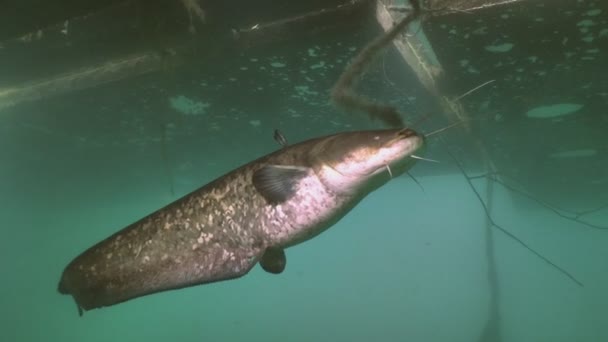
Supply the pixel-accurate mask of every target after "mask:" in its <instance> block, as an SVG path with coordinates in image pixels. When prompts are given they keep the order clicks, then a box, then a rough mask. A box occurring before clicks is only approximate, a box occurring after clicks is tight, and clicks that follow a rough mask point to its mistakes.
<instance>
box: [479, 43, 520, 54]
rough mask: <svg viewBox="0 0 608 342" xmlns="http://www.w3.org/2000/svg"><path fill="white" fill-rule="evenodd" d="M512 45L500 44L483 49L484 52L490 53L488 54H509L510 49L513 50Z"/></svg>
mask: <svg viewBox="0 0 608 342" xmlns="http://www.w3.org/2000/svg"><path fill="white" fill-rule="evenodd" d="M513 46H514V45H513V44H511V43H504V44H500V45H487V46H486V47H485V49H486V51H490V52H494V53H502V52H509V51H511V49H513Z"/></svg>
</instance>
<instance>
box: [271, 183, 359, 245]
mask: <svg viewBox="0 0 608 342" xmlns="http://www.w3.org/2000/svg"><path fill="white" fill-rule="evenodd" d="M359 200H360V198H359V199H358V198H357V197H354V196H351V197H349V196H338V195H336V194H335V193H333V192H331V191H329V190H328V189H327V188H326V187H325V185H324V184H323V183H322V182H321V181H320V180H319V178H318V177H317V176H316V175H314V174H311V175H309V176H307V177H305V178H303V179H302V180H301V181H300V182H299V184H298V190H297V192H296V195H295V196H294V197H293V198H291V199H290V200H288V201H286V202H285V203H282V204H279V205H276V206H267V207H266V208H265V216H266V217H267V218H268V219H267V221H266V224H265V226H264V227H263V232H264V234H265V235H266V238H265V240H266V241H267V245H268V246H273V247H281V248H287V247H290V246H294V245H297V244H299V243H301V242H304V241H306V240H309V239H311V238H313V237H315V236H317V235H318V234H320V233H322V232H323V231H325V230H326V229H328V228H329V227H331V226H332V225H334V224H335V223H336V222H338V221H339V220H340V219H341V218H342V217H344V215H346V214H347V213H348V212H349V211H350V210H351V209H352V208H353V207H354V206H355V204H357V202H358V201H359Z"/></svg>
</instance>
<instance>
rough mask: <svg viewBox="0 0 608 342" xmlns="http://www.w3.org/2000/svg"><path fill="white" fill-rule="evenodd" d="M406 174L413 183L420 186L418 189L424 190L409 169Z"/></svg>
mask: <svg viewBox="0 0 608 342" xmlns="http://www.w3.org/2000/svg"><path fill="white" fill-rule="evenodd" d="M407 175H408V176H410V178H411V179H412V180H413V181H414V183H416V184H418V186H419V187H420V190H422V192H425V191H424V187H423V186H422V184H420V182H419V181H418V180H417V179H416V177H414V176H413V175H412V174H411V173H410V172H409V171H407Z"/></svg>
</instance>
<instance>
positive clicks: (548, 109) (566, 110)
mask: <svg viewBox="0 0 608 342" xmlns="http://www.w3.org/2000/svg"><path fill="white" fill-rule="evenodd" d="M581 108H583V105H581V104H577V103H559V104H554V105H549V106H540V107H536V108H532V109H530V110H529V111H528V112H527V113H526V116H528V117H529V118H535V119H551V118H557V117H560V116H564V115H568V114H572V113H575V112H577V111H579V110H580V109H581Z"/></svg>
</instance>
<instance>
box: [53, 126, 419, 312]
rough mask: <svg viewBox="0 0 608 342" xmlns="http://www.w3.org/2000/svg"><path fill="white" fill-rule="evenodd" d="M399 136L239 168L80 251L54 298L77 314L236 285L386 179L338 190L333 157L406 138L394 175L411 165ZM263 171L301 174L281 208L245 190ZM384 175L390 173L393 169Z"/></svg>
mask: <svg viewBox="0 0 608 342" xmlns="http://www.w3.org/2000/svg"><path fill="white" fill-rule="evenodd" d="M404 132H406V130H377V131H358V132H346V133H339V134H336V135H332V136H327V137H321V138H316V139H311V140H308V141H305V142H302V143H298V144H294V145H290V146H286V147H284V148H282V149H280V150H278V151H276V152H274V153H271V154H269V155H266V156H264V157H262V158H259V159H257V160H255V161H252V162H250V163H248V164H246V165H243V166H241V167H239V168H237V169H235V170H233V171H231V172H229V173H227V174H225V175H224V176H222V177H220V178H218V179H216V180H215V181H213V182H211V183H209V184H207V185H205V186H203V187H201V188H200V189H198V190H196V191H194V192H192V193H190V194H188V195H186V196H184V197H182V198H180V199H179V200H177V201H175V202H173V203H171V204H169V205H167V206H166V207H164V208H162V209H160V210H158V211H156V212H154V213H152V214H150V215H149V216H146V217H144V218H143V219H141V220H139V221H137V222H135V223H133V224H131V225H129V226H127V227H126V228H124V229H123V230H121V231H119V232H117V233H116V234H114V235H112V236H110V237H108V238H107V239H105V240H103V241H101V242H99V243H98V244H96V245H94V246H93V247H91V248H89V249H88V250H86V251H85V252H84V253H82V254H81V255H80V256H78V257H77V258H76V259H74V260H73V261H72V262H71V263H70V264H69V265H68V266H67V267H66V269H65V270H64V272H63V275H62V278H61V280H60V283H59V292H61V293H63V294H70V295H72V296H73V297H74V299H75V301H76V303H77V305H78V308H79V311H80V312H82V310H90V309H94V308H99V307H104V306H109V305H113V304H117V303H120V302H124V301H127V300H130V299H133V298H136V297H140V296H144V295H147V294H151V293H155V292H160V291H165V290H170V289H177V288H183V287H187V286H193V285H198V284H205V283H210V282H215V281H220V280H227V279H233V278H238V277H241V276H243V275H245V274H246V273H247V272H248V271H249V270H251V268H253V267H254V266H255V264H256V263H257V262H258V261H259V260H260V258H262V256H263V255H264V252H265V251H266V249H267V248H273V249H277V250H281V249H284V248H287V247H290V246H293V245H295V244H298V243H301V242H303V241H306V240H308V239H310V238H312V237H314V236H315V235H317V234H319V233H321V232H322V231H324V230H325V229H327V228H329V227H330V226H332V225H333V224H334V223H336V222H337V221H338V220H340V219H341V218H342V217H343V216H344V215H345V214H346V213H347V212H348V211H349V210H351V209H352V208H353V207H354V206H355V205H356V204H357V203H358V202H359V201H360V200H361V199H362V198H363V197H365V195H367V194H368V193H369V192H371V191H372V190H374V189H375V188H377V187H379V186H380V185H382V184H384V183H385V182H386V181H388V179H389V177H388V176H387V175H386V174H385V173H383V172H381V171H379V170H376V168H374V173H373V176H369V175H366V176H365V177H367V178H366V179H364V180H362V181H361V182H360V183H361V184H359V183H357V182H359V181H358V180H357V179H356V178H357V177H355V176H350V175H349V177H350V178H348V184H350V185H349V187H350V188H348V191H342V188H341V187H342V186H343V185H342V183H340V182H343V180H342V178H339V177H342V175H343V174H342V173H341V172H344V170H348V168H344V167H343V166H344V165H343V164H340V163H342V158H343V159H344V160H349V161H350V160H351V159H352V160H354V159H353V158H354V157H352V156H354V155H355V153H354V152H352V151H353V150H354V149H357V150H356V151H359V152H357V153H360V151H364V152H365V153H373V152H374V150H373V149H374V148H378V146H380V145H378V146H369V148H367V147H366V146H367V145H370V144H371V145H374V144H387V142H386V141H391V142H392V141H396V140H399V139H400V140H403V141H405V139H409V140H411V141H412V142H411V143H410V141H409V140H408V141H407V142H408V143H410V145H411V146H410V145H408V148H409V149H410V150H408V151H405V152H404V153H403V154H404V157H403V158H401V157H400V158H401V159H400V160H397V161H398V162H403V160H404V159H408V160H407V161H406V163H401V164H400V165H401V167H400V168H401V169H402V170H401V171H397V173H403V172H404V171H405V169H406V168H408V167H409V166H411V164H412V163H413V160H412V159H411V158H407V157H409V155H410V154H411V153H413V151H415V150H417V149H418V148H419V147H421V146H422V141H423V139H422V137H420V136H418V135H417V134H416V133H415V132H413V131H411V130H407V133H404ZM391 139H392V140H391ZM352 145H357V146H352ZM367 150H369V151H367ZM361 153H363V152H361ZM349 156H350V157H349ZM351 157H352V158H351ZM349 158H350V159H349ZM355 159H356V158H355ZM359 159H361V158H359ZM357 160H358V159H357ZM392 162H394V161H392V160H388V161H386V164H387V165H388V163H392ZM269 165H280V166H289V167H298V168H301V169H302V170H303V171H304V172H305V173H303V174H302V176H301V177H300V178H299V179H298V182H297V183H296V185H295V188H294V192H293V194H292V195H291V196H290V197H289V198H288V199H286V200H285V201H283V202H281V203H271V202H270V201H269V200H268V199H267V197H265V196H263V194H261V193H260V191H259V190H258V189H257V188H256V187H255V186H254V184H253V182H252V178H253V177H254V173H256V171H259V170H260V169H262V168H264V167H267V166H269ZM349 165H350V164H349ZM349 165H346V167H350V166H349ZM392 167H393V174H395V173H396V171H395V168H399V166H398V165H396V166H392ZM379 168H380V166H378V169H379ZM336 172H338V173H336ZM349 172H350V171H349ZM336 175H338V176H336ZM332 177H333V178H332ZM336 177H338V178H339V181H338V182H336V181H335V179H336ZM351 178H352V181H356V182H354V183H353V182H352V181H351ZM355 183H356V184H355ZM352 184H355V185H352ZM351 185H352V186H351ZM351 188H352V189H351ZM279 269H280V268H279ZM280 270H281V271H282V269H280Z"/></svg>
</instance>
